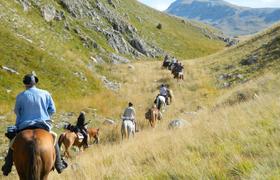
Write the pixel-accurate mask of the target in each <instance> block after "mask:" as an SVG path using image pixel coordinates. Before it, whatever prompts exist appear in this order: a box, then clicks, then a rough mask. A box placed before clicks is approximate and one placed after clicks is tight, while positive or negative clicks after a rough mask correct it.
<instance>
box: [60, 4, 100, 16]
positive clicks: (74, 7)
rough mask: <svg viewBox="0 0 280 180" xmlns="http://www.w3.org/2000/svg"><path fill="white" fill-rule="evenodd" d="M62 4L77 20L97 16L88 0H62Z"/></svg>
mask: <svg viewBox="0 0 280 180" xmlns="http://www.w3.org/2000/svg"><path fill="white" fill-rule="evenodd" d="M60 3H61V5H62V6H63V7H64V8H65V9H66V10H67V11H68V12H69V13H70V14H71V15H72V16H73V17H75V18H83V17H94V16H95V14H96V13H95V11H94V8H93V7H92V5H91V4H90V3H89V2H88V1H87V0H60Z"/></svg>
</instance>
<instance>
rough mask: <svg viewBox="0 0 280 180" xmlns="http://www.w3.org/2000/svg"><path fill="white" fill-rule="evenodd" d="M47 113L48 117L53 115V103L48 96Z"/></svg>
mask: <svg viewBox="0 0 280 180" xmlns="http://www.w3.org/2000/svg"><path fill="white" fill-rule="evenodd" d="M48 113H49V116H52V115H53V114H54V113H55V105H54V101H53V99H52V97H51V96H50V95H49V96H48Z"/></svg>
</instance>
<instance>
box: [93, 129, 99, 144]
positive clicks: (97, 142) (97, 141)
mask: <svg viewBox="0 0 280 180" xmlns="http://www.w3.org/2000/svg"><path fill="white" fill-rule="evenodd" d="M94 138H95V143H96V144H99V141H100V139H99V128H97V129H96V134H95V136H94Z"/></svg>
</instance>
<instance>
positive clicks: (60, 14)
mask: <svg viewBox="0 0 280 180" xmlns="http://www.w3.org/2000/svg"><path fill="white" fill-rule="evenodd" d="M54 19H55V20H57V21H62V20H63V19H65V15H64V12H63V11H56V13H55V18H54Z"/></svg>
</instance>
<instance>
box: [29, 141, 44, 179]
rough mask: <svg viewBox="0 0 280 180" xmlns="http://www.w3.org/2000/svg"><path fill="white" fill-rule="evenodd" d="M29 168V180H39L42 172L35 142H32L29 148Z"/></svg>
mask: <svg viewBox="0 0 280 180" xmlns="http://www.w3.org/2000/svg"><path fill="white" fill-rule="evenodd" d="M29 155H30V158H29V165H30V166H29V168H28V175H27V177H29V178H30V179H34V180H40V179H41V171H42V160H41V157H40V155H39V152H38V151H37V148H36V142H35V141H34V140H33V141H32V143H31V144H30V146H29Z"/></svg>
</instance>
